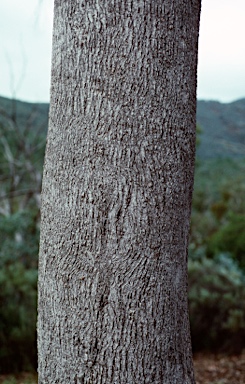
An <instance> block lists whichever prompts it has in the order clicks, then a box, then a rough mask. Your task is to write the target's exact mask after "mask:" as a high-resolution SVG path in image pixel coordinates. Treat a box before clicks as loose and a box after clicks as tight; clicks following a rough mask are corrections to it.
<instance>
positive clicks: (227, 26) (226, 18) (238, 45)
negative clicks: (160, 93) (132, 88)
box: [0, 0, 245, 102]
mask: <svg viewBox="0 0 245 384" xmlns="http://www.w3.org/2000/svg"><path fill="white" fill-rule="evenodd" d="M52 8H53V1H52V0H21V1H20V0H8V1H6V0H0V36H1V39H0V95H1V96H5V97H10V98H11V97H15V98H17V99H20V100H24V101H30V102H48V101H49V89H50V68H51V49H52V17H53V11H52ZM244 20H245V1H244V0H202V12H201V26H200V38H199V60H198V88H197V96H198V99H202V100H218V101H220V102H231V101H234V100H237V99H240V98H244V97H245V22H244Z"/></svg>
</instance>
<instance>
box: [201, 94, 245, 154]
mask: <svg viewBox="0 0 245 384" xmlns="http://www.w3.org/2000/svg"><path fill="white" fill-rule="evenodd" d="M197 124H198V125H199V126H200V128H201V130H202V134H201V135H200V140H201V143H200V146H199V147H198V150H197V155H198V156H199V157H200V158H217V157H219V158H221V157H222V158H227V157H232V158H237V157H245V99H242V100H237V101H234V102H232V103H227V104H223V103H219V102H217V101H202V100H199V101H198V102H197Z"/></svg>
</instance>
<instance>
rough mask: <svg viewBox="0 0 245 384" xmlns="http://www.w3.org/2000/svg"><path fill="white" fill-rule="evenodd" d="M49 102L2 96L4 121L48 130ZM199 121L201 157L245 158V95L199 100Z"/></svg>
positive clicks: (0, 115)
mask: <svg viewBox="0 0 245 384" xmlns="http://www.w3.org/2000/svg"><path fill="white" fill-rule="evenodd" d="M48 110H49V104H48V103H29V102H25V101H21V100H12V99H8V98H6V97H2V96H0V121H1V122H2V123H4V121H7V120H11V119H15V121H16V123H17V124H18V125H19V126H24V125H25V124H26V123H27V122H28V124H32V125H33V126H34V127H35V129H38V130H40V127H42V132H43V133H46V130H47V126H48ZM197 125H198V126H199V127H200V128H201V134H200V145H199V146H198V148H197V157H199V158H200V159H213V158H245V98H242V99H239V100H235V101H233V102H231V103H222V102H219V101H213V100H197Z"/></svg>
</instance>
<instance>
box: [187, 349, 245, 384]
mask: <svg viewBox="0 0 245 384" xmlns="http://www.w3.org/2000/svg"><path fill="white" fill-rule="evenodd" d="M194 367H195V374H196V384H245V352H244V353H243V354H242V355H239V356H223V355H218V356H217V355H205V354H198V355H196V356H194Z"/></svg>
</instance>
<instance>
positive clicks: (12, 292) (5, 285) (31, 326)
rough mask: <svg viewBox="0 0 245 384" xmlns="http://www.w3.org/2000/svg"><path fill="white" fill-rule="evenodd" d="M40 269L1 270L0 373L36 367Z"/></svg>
mask: <svg viewBox="0 0 245 384" xmlns="http://www.w3.org/2000/svg"><path fill="white" fill-rule="evenodd" d="M36 285H37V270H36V269H25V267H24V266H23V264H21V263H20V262H16V263H13V264H11V265H6V266H4V267H3V268H2V269H1V270H0V307H1V311H0V373H7V372H15V371H16V372H17V371H22V370H30V369H34V368H36V296H37V288H36Z"/></svg>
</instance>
